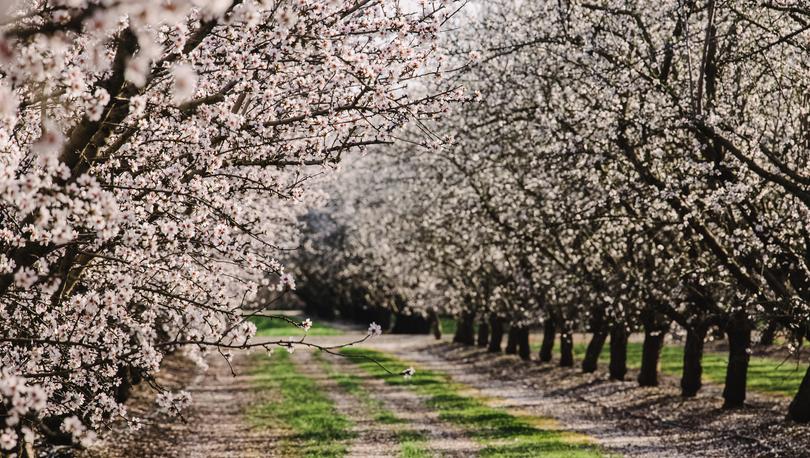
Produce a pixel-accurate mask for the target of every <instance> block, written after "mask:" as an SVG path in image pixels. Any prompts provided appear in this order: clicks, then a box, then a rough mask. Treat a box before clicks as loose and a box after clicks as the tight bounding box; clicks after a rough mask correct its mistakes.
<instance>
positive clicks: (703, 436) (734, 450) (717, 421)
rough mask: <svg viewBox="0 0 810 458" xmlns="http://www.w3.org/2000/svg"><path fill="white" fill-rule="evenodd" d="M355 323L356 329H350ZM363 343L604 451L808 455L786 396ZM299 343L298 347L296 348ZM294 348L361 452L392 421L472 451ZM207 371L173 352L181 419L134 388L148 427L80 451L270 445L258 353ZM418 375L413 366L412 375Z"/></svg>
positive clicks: (419, 413)
mask: <svg viewBox="0 0 810 458" xmlns="http://www.w3.org/2000/svg"><path fill="white" fill-rule="evenodd" d="M355 332H356V331H355ZM356 336H357V334H355V333H348V334H345V335H342V336H333V337H312V338H310V340H311V341H313V342H317V343H322V344H332V343H335V342H347V341H350V340H352V339H353V338H354V337H356ZM364 345H367V346H369V347H371V348H376V349H379V350H382V351H386V352H390V353H392V354H394V355H395V356H397V357H399V358H401V359H403V360H406V361H410V362H413V363H414V364H415V365H416V366H417V367H422V368H425V369H431V370H436V371H443V372H445V373H448V374H450V375H451V377H452V378H453V380H454V381H456V382H459V383H461V384H464V385H466V386H468V387H470V389H471V390H473V391H474V392H475V393H476V394H480V395H481V396H483V397H484V399H486V400H487V402H488V403H489V404H491V405H495V406H500V407H503V408H506V409H508V410H510V411H511V412H514V413H518V414H527V415H532V416H537V417H543V418H550V419H555V420H556V422H554V421H551V422H549V423H548V424H549V425H551V426H550V427H558V428H562V429H565V430H570V431H574V432H577V433H581V434H584V435H587V436H588V437H590V438H591V439H592V441H593V442H595V443H597V444H600V445H601V446H602V447H604V448H605V449H606V450H608V451H610V452H612V453H615V454H618V455H624V456H628V457H802V456H810V452H808V450H810V426H802V425H797V424H793V423H790V422H789V421H787V420H786V419H785V411H786V408H787V403H788V402H789V399H787V398H784V397H778V396H766V395H760V394H755V393H749V396H748V403H747V406H746V407H745V408H743V409H738V410H732V411H727V410H722V409H721V405H722V399H721V396H720V395H721V391H722V387H720V386H717V385H711V384H707V385H706V386H705V387H704V389H703V390H701V392H700V394H699V395H698V396H697V397H696V398H693V399H684V398H681V397H680V395H679V392H680V390H679V388H678V381H677V379H675V378H672V377H662V383H661V385H660V386H658V387H652V388H640V387H638V386H637V383H636V382H635V381H634V377H635V375H636V374H634V373H633V371H632V370H631V371H630V372H629V373H628V376H627V381H624V382H620V381H611V380H608V377H607V375H606V373H605V372H604V370H603V369H604V368H600V370H599V371H597V372H596V373H594V374H582V373H581V372H580V371H579V370H577V369H576V368H572V369H563V368H559V367H556V366H554V365H553V364H539V363H537V362H533V361H530V362H526V361H521V360H520V359H518V358H516V357H514V356H507V355H501V354H492V353H487V352H486V351H485V350H483V349H479V348H476V347H465V346H460V345H456V344H451V343H449V342H447V341H446V340H443V341H436V340H434V339H433V338H432V337H428V336H402V335H387V336H383V337H379V338H375V339H374V340H372V341H371V342H370V343H368V344H364ZM299 348H301V347H299ZM302 350H303V349H301V350H299V351H296V353H295V355H294V357H293V361H295V363H296V364H297V367H298V368H299V370H301V371H302V372H303V373H304V374H305V375H307V376H309V377H312V378H313V379H315V380H316V382H317V383H318V384H319V386H320V387H322V389H323V390H324V392H326V393H328V395H329V396H330V398H331V399H332V400H333V401H334V402H335V405H336V408H337V409H338V411H340V412H341V413H342V414H344V415H346V416H348V417H350V418H352V420H353V422H354V427H353V428H354V432H355V433H356V436H355V439H354V440H353V441H352V442H351V443H350V444H349V454H350V455H351V456H355V457H371V456H375V457H376V456H394V455H396V454H397V453H398V447H397V446H396V442H397V438H396V433H397V428H398V427H405V428H408V429H410V430H417V431H421V432H423V433H424V436H425V437H426V443H425V447H426V448H427V449H428V450H429V451H431V452H432V453H433V454H435V455H437V456H475V455H476V452H477V451H478V450H479V449H480V446H479V445H478V444H476V443H475V442H474V441H472V440H471V439H470V438H469V437H467V436H465V435H464V434H463V432H461V431H460V430H458V429H457V428H455V427H454V426H453V425H449V424H446V423H445V422H443V421H441V420H440V419H439V418H438V416H437V414H436V413H435V412H433V411H431V410H430V409H429V408H428V407H427V404H426V403H425V399H423V398H421V397H419V396H418V395H416V394H414V393H413V392H411V391H410V390H408V389H407V388H404V387H401V386H392V385H386V384H385V383H383V382H382V381H380V380H376V379H372V378H369V377H364V378H363V379H362V380H363V383H364V387H365V389H366V391H368V392H369V393H370V395H371V396H373V397H374V398H376V399H378V400H379V401H380V402H381V403H382V404H383V405H384V406H385V407H386V408H387V409H389V410H391V411H393V412H395V413H396V414H397V416H399V417H400V418H402V419H404V420H406V422H405V425H404V426H392V425H380V424H378V423H377V422H374V421H373V419H372V418H370V417H369V414H368V413H367V412H365V411H364V410H363V408H362V404H361V403H359V402H357V400H356V399H354V398H353V397H352V396H351V395H349V394H347V393H345V392H344V391H342V390H341V389H340V387H339V386H337V385H336V383H334V381H332V380H330V379H329V378H328V377H327V375H326V374H325V372H324V371H323V368H322V366H320V365H319V364H317V363H312V362H311V361H310V360H311V358H312V356H311V354H308V353H307V352H305V351H302ZM328 358H329V359H328V361H329V362H330V363H331V364H333V367H334V368H335V369H336V370H339V371H342V372H346V373H351V374H355V375H358V376H361V377H362V375H363V374H362V371H360V369H359V368H358V367H357V366H355V365H353V364H352V363H351V362H349V361H347V360H345V359H343V358H339V357H328ZM210 364H211V368H210V369H209V371H208V372H205V373H203V372H202V371H200V370H199V369H198V368H196V366H194V365H193V364H191V363H190V362H189V361H187V360H185V359H183V358H182V357H179V356H172V357H170V358H168V359H167V361H166V363H165V365H164V368H163V370H162V371H161V372H160V373H159V377H158V379H159V381H160V382H161V383H163V384H165V385H167V386H172V387H180V386H182V384H181V381H182V380H186V381H188V383H187V384H186V386H185V389H187V390H188V391H190V392H191V394H192V398H193V400H194V402H193V404H192V406H191V407H190V409H189V410H188V412H187V413H186V415H185V419H186V421H185V422H182V421H178V420H177V419H174V418H170V417H167V416H165V415H160V414H155V413H154V399H153V397H152V396H151V395H150V394H149V393H148V390H145V389H139V390H138V391H137V392H136V393H135V396H134V397H133V399H132V400H131V401H130V404H129V408H130V410H131V412H132V415H133V416H139V417H145V421H144V427H143V428H141V429H140V430H138V431H130V430H128V429H127V428H124V427H122V425H114V426H113V428H112V430H111V431H110V432H109V433H108V434H106V435H105V437H107V438H108V439H107V440H106V441H105V442H104V443H103V445H102V446H99V447H95V448H94V449H92V450H89V451H86V452H84V453H83V454H82V456H85V457H87V458H114V457H158V456H160V457H167V456H172V457H174V456H177V457H210V456H216V457H231V456H233V457H237V456H238V457H252V456H262V457H265V456H274V453H275V452H274V450H277V449H278V447H277V445H278V444H277V441H278V440H279V438H281V437H283V436H284V434H285V433H284V432H283V431H268V430H262V429H260V428H253V427H251V426H250V425H249V424H248V423H247V417H246V415H245V411H246V410H247V409H248V408H249V407H250V406H251V405H253V404H255V403H257V402H262V401H266V396H267V393H261V392H257V391H256V390H255V388H254V384H253V383H252V378H251V375H250V364H251V359H250V358H249V355H247V354H246V353H239V352H237V353H236V354H235V356H234V358H233V361H232V365H233V369H234V371H235V372H236V374H237V375H236V376H233V375H232V374H231V368H230V367H229V366H228V364H227V363H226V362H225V361H224V360H223V359H222V358H221V357H212V358H211V361H210ZM416 376H417V377H418V373H417V375H416Z"/></svg>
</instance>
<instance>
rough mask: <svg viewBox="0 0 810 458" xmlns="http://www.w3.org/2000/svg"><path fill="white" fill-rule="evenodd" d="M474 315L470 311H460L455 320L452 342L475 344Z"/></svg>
mask: <svg viewBox="0 0 810 458" xmlns="http://www.w3.org/2000/svg"><path fill="white" fill-rule="evenodd" d="M474 319H475V315H474V314H473V313H472V312H462V313H461V316H460V317H459V318H458V320H457V324H456V334H455V335H454V336H453V342H454V343H460V344H464V345H475V323H474V321H473V320H474Z"/></svg>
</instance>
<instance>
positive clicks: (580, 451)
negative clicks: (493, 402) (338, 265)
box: [341, 348, 606, 458]
mask: <svg viewBox="0 0 810 458" xmlns="http://www.w3.org/2000/svg"><path fill="white" fill-rule="evenodd" d="M341 351H342V353H343V354H345V355H347V356H354V357H360V356H368V357H372V358H374V359H376V360H377V361H379V362H380V363H382V364H383V365H386V366H389V367H405V366H406V365H407V364H406V363H405V362H403V361H400V360H399V359H397V358H395V357H393V356H391V355H388V354H386V353H382V352H378V351H373V350H366V349H359V348H345V349H343V350H341ZM354 361H355V362H356V363H357V364H358V365H359V366H360V367H361V368H362V369H363V370H365V371H366V372H367V373H369V374H371V375H373V376H375V377H379V378H381V379H383V380H385V382H386V383H388V384H391V385H401V386H406V387H407V388H408V389H411V390H413V391H414V392H416V393H418V394H420V395H423V396H426V397H427V400H428V401H427V402H428V405H429V407H430V408H432V409H435V410H436V411H437V412H438V413H439V418H441V419H442V420H444V421H447V422H449V423H452V424H455V425H457V426H459V427H461V428H462V429H463V430H464V431H465V432H466V433H467V434H468V435H469V436H470V437H472V438H473V439H475V440H476V441H477V442H479V443H480V444H481V445H482V446H483V449H482V450H481V452H480V455H481V456H486V457H524V456H544V457H577V458H579V457H601V456H606V455H605V453H604V452H603V451H602V450H600V449H599V448H598V447H596V446H594V445H593V444H589V443H588V442H587V439H586V438H585V437H584V436H581V435H577V434H574V433H570V432H565V431H560V430H557V429H546V428H542V427H539V426H536V424H539V423H542V422H543V421H546V420H545V419H537V418H534V417H527V416H519V415H512V414H510V413H509V412H507V411H506V410H505V409H500V408H495V407H490V406H488V405H487V404H486V403H485V402H484V401H483V400H482V399H480V398H478V397H475V396H471V395H468V394H465V393H464V391H465V389H464V387H463V386H461V385H459V384H457V383H454V382H452V381H451V380H450V378H449V377H448V376H447V375H446V374H443V373H439V372H434V371H428V370H422V369H420V368H417V369H416V370H417V373H416V375H415V376H414V377H413V378H412V379H405V378H403V377H402V376H401V375H390V374H388V373H387V372H385V371H384V370H383V369H381V368H380V367H379V366H377V365H376V364H374V363H372V362H369V361H365V360H361V359H355V360H354ZM538 420H540V421H538Z"/></svg>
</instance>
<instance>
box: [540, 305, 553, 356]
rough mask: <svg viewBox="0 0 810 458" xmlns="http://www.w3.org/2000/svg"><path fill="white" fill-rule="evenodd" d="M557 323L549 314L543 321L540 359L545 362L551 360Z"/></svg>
mask: <svg viewBox="0 0 810 458" xmlns="http://www.w3.org/2000/svg"><path fill="white" fill-rule="evenodd" d="M556 333H557V325H556V324H555V323H554V318H552V317H551V316H549V317H548V318H546V320H545V321H544V322H543V343H542V344H541V345H540V361H541V362H544V363H547V362H549V361H551V357H552V352H553V350H554V339H555V338H556Z"/></svg>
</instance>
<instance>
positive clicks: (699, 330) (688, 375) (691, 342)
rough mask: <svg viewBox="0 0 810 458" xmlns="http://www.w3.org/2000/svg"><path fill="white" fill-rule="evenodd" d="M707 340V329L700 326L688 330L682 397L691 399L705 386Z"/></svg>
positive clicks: (682, 375) (684, 348)
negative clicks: (704, 370)
mask: <svg viewBox="0 0 810 458" xmlns="http://www.w3.org/2000/svg"><path fill="white" fill-rule="evenodd" d="M705 340H706V327H705V326H704V325H702V324H698V325H697V326H694V327H692V328H689V329H687V330H686V342H685V343H684V346H683V373H682V374H681V396H683V397H686V398H691V397H694V396H696V395H697V393H698V391H700V388H701V387H702V386H703V381H702V379H701V377H702V375H703V343H704V341H705Z"/></svg>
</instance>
